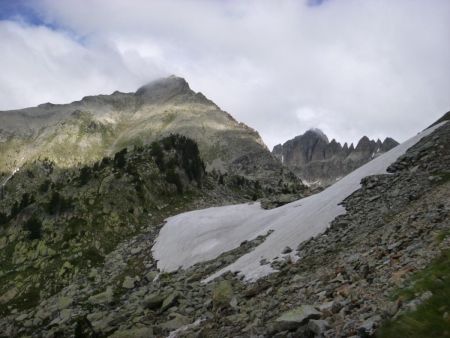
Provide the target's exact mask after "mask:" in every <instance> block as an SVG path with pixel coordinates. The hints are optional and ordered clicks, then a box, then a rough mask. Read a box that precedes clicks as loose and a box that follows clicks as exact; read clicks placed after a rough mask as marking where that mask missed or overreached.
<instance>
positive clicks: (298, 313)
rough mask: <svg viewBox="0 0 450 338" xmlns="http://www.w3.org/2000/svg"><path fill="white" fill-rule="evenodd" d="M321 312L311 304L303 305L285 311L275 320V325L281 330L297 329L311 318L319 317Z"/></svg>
mask: <svg viewBox="0 0 450 338" xmlns="http://www.w3.org/2000/svg"><path fill="white" fill-rule="evenodd" d="M320 316H321V313H320V312H319V311H317V310H316V309H315V308H314V307H313V306H311V305H302V306H299V307H297V308H295V309H292V310H290V311H287V312H284V313H283V314H282V315H281V316H279V317H278V318H277V319H276V320H275V326H276V328H277V329H278V330H279V331H284V330H292V329H296V328H298V327H300V326H302V325H305V324H306V323H307V322H308V320H309V319H319V318H320Z"/></svg>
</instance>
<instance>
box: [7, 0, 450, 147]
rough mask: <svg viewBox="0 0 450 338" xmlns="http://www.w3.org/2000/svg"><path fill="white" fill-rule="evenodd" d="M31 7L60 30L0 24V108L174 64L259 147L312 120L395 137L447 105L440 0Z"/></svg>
mask: <svg viewBox="0 0 450 338" xmlns="http://www.w3.org/2000/svg"><path fill="white" fill-rule="evenodd" d="M35 6H36V9H37V10H38V11H40V12H41V13H42V15H43V16H44V17H45V18H46V20H48V22H50V23H52V24H54V25H56V26H57V27H62V28H64V29H65V30H62V29H61V30H50V29H47V28H42V27H41V28H39V27H30V26H24V25H20V24H15V23H1V25H0V41H1V42H2V45H7V46H8V48H7V50H6V51H5V50H3V49H2V50H0V109H7V108H13V107H23V106H27V105H34V104H38V103H41V102H44V101H53V102H65V101H71V100H75V99H79V98H80V97H82V96H84V95H89V94H96V93H108V92H112V91H114V90H116V89H118V90H123V91H131V90H135V89H136V88H137V87H138V86H140V85H141V84H143V83H144V82H147V81H149V80H152V79H153V78H155V77H158V76H163V75H167V74H172V73H174V74H178V75H181V76H184V77H186V79H187V80H188V82H189V83H190V84H191V86H192V87H193V89H195V90H199V91H202V92H203V93H204V94H206V95H207V96H208V97H210V98H211V99H212V100H214V101H215V102H216V103H217V104H218V105H219V106H221V107H222V108H223V109H224V110H227V111H228V112H230V113H231V114H232V115H234V116H235V117H236V118H237V119H238V120H241V121H243V122H245V123H247V124H249V125H250V126H252V127H254V128H256V129H257V130H259V131H260V133H261V135H262V136H263V138H264V140H265V141H266V142H267V143H268V144H269V145H270V146H273V145H274V144H275V143H278V142H282V141H284V140H286V139H288V138H291V137H293V136H295V135H298V134H300V133H301V132H303V131H305V130H306V129H308V128H310V127H321V128H323V129H324V131H325V132H326V133H327V134H328V136H329V137H330V139H331V138H333V137H335V138H337V139H338V140H341V141H353V142H354V141H356V140H357V139H358V138H359V137H360V136H361V135H362V134H367V135H368V136H370V137H381V138H382V137H385V136H393V137H395V138H397V139H400V140H403V139H405V138H406V137H408V136H410V135H411V134H414V133H415V132H417V131H418V130H419V129H420V128H423V127H424V126H425V125H427V124H428V123H430V122H432V121H433V119H436V118H438V117H439V115H440V114H442V113H443V112H445V111H446V110H449V109H450V95H448V88H450V48H449V45H448V41H447V40H448V34H449V32H450V2H449V1H447V0H431V1H430V0H428V1H427V0H397V1H390V0H378V1H374V0H367V1H360V0H330V1H326V2H324V3H323V4H322V5H321V6H316V7H308V6H306V1H305V2H302V1H294V0H285V1H269V0H263V1H261V0H258V1H256V0H244V1H239V2H237V1H221V0H217V1H202V0H173V1H162V0H161V1H147V0H145V1H144V0H134V1H132V2H131V1H130V2H125V1H122V0H92V1H90V2H89V5H86V3H83V4H81V3H80V1H77V0H59V1H52V0H44V1H39V2H37V3H36V5H35ZM65 31H69V32H71V34H67V33H64V32H65ZM74 36H76V37H78V39H75V38H74ZM80 41H82V42H80Z"/></svg>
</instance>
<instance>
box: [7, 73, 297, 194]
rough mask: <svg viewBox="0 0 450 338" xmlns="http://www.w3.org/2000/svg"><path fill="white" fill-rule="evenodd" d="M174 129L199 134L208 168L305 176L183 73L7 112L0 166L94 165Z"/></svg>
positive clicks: (270, 180)
mask: <svg viewBox="0 0 450 338" xmlns="http://www.w3.org/2000/svg"><path fill="white" fill-rule="evenodd" d="M170 134H179V135H184V136H186V137H189V138H191V139H193V140H195V141H196V142H197V144H198V146H199V149H200V153H201V157H202V159H203V160H204V162H205V164H206V167H207V170H208V171H212V170H216V171H218V172H220V173H222V174H225V173H228V174H232V175H234V174H236V175H241V176H244V177H246V178H249V179H253V180H259V181H260V183H261V184H267V185H268V186H270V185H276V184H277V181H275V180H278V179H279V178H280V177H282V178H283V177H284V179H285V180H290V181H292V182H294V181H297V182H299V181H298V179H297V178H296V177H295V175H292V173H290V172H289V170H287V169H286V168H284V167H283V166H282V165H281V164H280V163H279V162H278V161H277V160H276V159H275V158H274V157H273V156H272V155H271V153H270V151H269V150H268V149H267V147H266V146H265V145H264V143H263V141H262V139H261V138H260V136H259V134H258V133H257V132H256V131H255V130H253V129H251V128H250V127H248V126H246V125H245V124H243V123H239V122H237V121H236V120H235V119H234V118H233V117H232V116H231V115H230V114H228V113H226V112H224V111H222V110H221V109H220V108H219V107H218V106H217V105H216V104H214V103H213V102H212V101H210V100H208V99H207V98H206V97H205V96H204V95H203V94H202V93H196V92H194V91H193V90H191V89H190V87H189V84H188V83H187V82H186V80H185V79H183V78H180V77H176V76H171V77H168V78H163V79H159V80H156V81H153V82H151V83H149V84H147V85H145V86H143V87H141V88H139V89H138V90H137V91H136V92H135V93H121V92H114V93H113V94H111V95H97V96H87V97H84V98H83V99H82V100H80V101H75V102H72V103H69V104H51V103H46V104H42V105H39V106H37V107H33V108H26V109H20V110H11V111H2V112H0V172H3V175H7V173H8V172H11V171H13V170H14V169H15V168H18V167H21V166H22V165H23V164H24V163H26V162H31V161H34V160H38V159H40V160H44V159H48V160H50V161H52V162H54V163H55V164H56V165H57V166H58V167H62V168H70V167H73V166H79V165H80V164H81V165H85V164H88V165H92V164H93V163H94V162H96V161H98V160H101V159H102V158H103V157H104V156H111V155H113V154H115V153H116V152H118V151H120V150H121V149H123V148H125V147H133V146H142V145H146V144H150V143H151V142H152V141H155V140H158V139H161V138H163V137H165V136H168V135H170Z"/></svg>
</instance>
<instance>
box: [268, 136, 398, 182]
mask: <svg viewBox="0 0 450 338" xmlns="http://www.w3.org/2000/svg"><path fill="white" fill-rule="evenodd" d="M396 145H398V142H396V141H395V140H393V139H392V138H389V137H388V138H386V139H385V140H384V141H383V142H381V141H380V140H377V141H374V140H369V138H368V137H367V136H364V137H362V138H361V139H360V140H359V142H358V144H357V145H356V147H354V146H353V144H350V146H348V145H347V143H345V144H344V145H343V146H342V145H341V144H340V143H339V142H337V141H336V140H334V139H333V140H331V142H330V141H329V140H328V137H327V136H326V135H325V134H324V133H323V132H322V131H321V130H319V129H311V130H308V131H307V132H306V133H304V134H303V135H300V136H297V137H295V138H293V139H292V140H289V141H287V142H285V143H284V144H282V145H281V144H279V145H276V146H275V147H274V148H273V151H272V154H273V155H275V156H276V157H277V158H278V159H279V160H280V161H281V162H282V163H283V164H285V165H286V166H288V167H289V168H290V169H291V170H293V171H294V173H296V174H297V175H298V176H299V177H300V178H301V179H302V180H304V181H306V182H308V183H310V184H312V185H319V186H328V185H330V184H332V183H334V182H336V180H338V179H340V178H342V177H344V176H345V175H347V174H348V173H350V172H352V171H353V170H355V169H356V168H358V167H360V166H361V165H363V164H365V163H367V162H369V161H370V160H371V159H373V158H374V157H377V156H379V155H381V154H383V153H385V152H386V151H388V150H390V149H392V148H393V147H395V146H396Z"/></svg>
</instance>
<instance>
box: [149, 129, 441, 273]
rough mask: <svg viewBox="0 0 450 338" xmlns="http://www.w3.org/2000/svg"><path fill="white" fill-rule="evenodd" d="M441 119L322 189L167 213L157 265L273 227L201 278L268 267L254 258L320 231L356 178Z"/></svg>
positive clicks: (169, 266)
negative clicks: (272, 204) (274, 204)
mask: <svg viewBox="0 0 450 338" xmlns="http://www.w3.org/2000/svg"><path fill="white" fill-rule="evenodd" d="M444 123H445V122H444ZM442 124H443V123H441V124H438V125H436V126H433V127H431V128H429V129H426V130H424V131H423V132H421V133H419V134H418V135H416V136H414V137H412V138H411V139H409V140H408V141H406V142H404V143H402V144H400V145H398V146H396V147H395V148H393V149H391V150H390V151H388V152H386V153H384V154H383V155H381V156H379V157H376V158H375V159H373V160H372V161H370V162H369V163H367V164H365V165H364V166H362V167H360V168H358V169H356V170H355V171H353V172H352V173H350V174H349V175H347V176H345V177H343V178H342V179H341V180H339V181H337V182H336V183H335V184H333V185H332V186H330V187H328V188H327V189H325V190H323V191H322V192H320V193H318V194H316V195H312V196H309V197H306V198H303V199H301V200H298V201H295V202H292V203H289V204H286V205H284V206H281V207H279V208H276V209H271V210H264V209H262V208H261V206H260V204H259V203H248V204H238V205H230V206H224V207H216V208H208V209H203V210H196V211H191V212H187V213H183V214H179V215H177V216H174V217H170V218H168V219H167V223H166V224H165V225H164V226H163V228H162V229H161V231H160V233H159V236H158V238H157V240H156V243H155V245H154V247H153V249H152V250H153V255H154V257H155V259H156V260H158V268H159V269H161V270H164V271H174V270H177V269H178V268H180V267H181V268H188V267H190V266H192V265H194V264H196V263H199V262H204V261H207V260H210V259H213V258H216V257H217V256H219V255H220V254H221V253H223V252H226V251H229V250H232V249H235V248H237V247H238V246H239V245H240V244H241V242H243V241H244V240H252V239H255V238H256V237H257V236H259V235H264V234H266V233H267V232H268V231H269V230H274V231H273V232H272V233H271V234H270V235H269V236H268V237H267V238H266V240H265V241H264V242H263V243H261V244H260V245H259V246H257V247H256V248H255V249H254V250H253V251H251V252H249V253H247V254H245V255H243V256H242V257H240V258H239V259H238V260H237V261H235V262H234V263H232V264H230V265H228V266H226V267H225V268H223V269H221V270H219V271H217V272H216V273H214V274H213V275H211V276H209V277H208V278H207V279H206V280H204V282H208V281H210V280H212V279H214V278H216V277H218V276H220V275H221V274H223V273H224V272H226V271H232V272H236V271H238V272H240V273H241V274H243V275H244V277H245V279H246V280H248V281H254V280H257V279H258V278H261V277H263V276H265V275H267V274H270V273H272V272H274V270H273V269H272V268H271V267H270V265H269V264H266V265H261V264H260V261H261V260H262V259H266V260H268V261H272V260H274V259H275V258H277V257H280V256H281V252H282V250H283V249H284V248H285V247H286V246H289V247H291V248H296V247H297V246H298V244H299V243H302V242H304V241H305V240H308V239H309V238H311V237H314V236H316V235H318V234H320V233H322V232H324V231H325V230H326V229H327V228H328V226H329V225H330V222H331V221H332V220H333V219H335V218H336V216H338V215H341V214H344V213H345V209H344V207H342V206H341V205H340V203H341V202H342V201H343V200H344V199H345V198H346V197H348V196H349V195H351V194H352V193H353V192H354V191H356V190H358V189H359V188H360V182H361V179H362V178H364V177H366V176H370V175H377V174H383V173H386V168H387V167H388V166H389V165H390V164H391V163H393V162H395V160H396V159H397V158H398V157H399V156H401V155H402V154H404V153H405V152H406V150H407V149H408V148H410V147H411V146H413V145H414V144H416V143H417V142H418V141H419V140H420V139H421V138H422V137H424V136H426V135H428V134H430V133H431V132H433V131H434V130H435V129H436V128H438V127H439V126H441V125H442Z"/></svg>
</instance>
